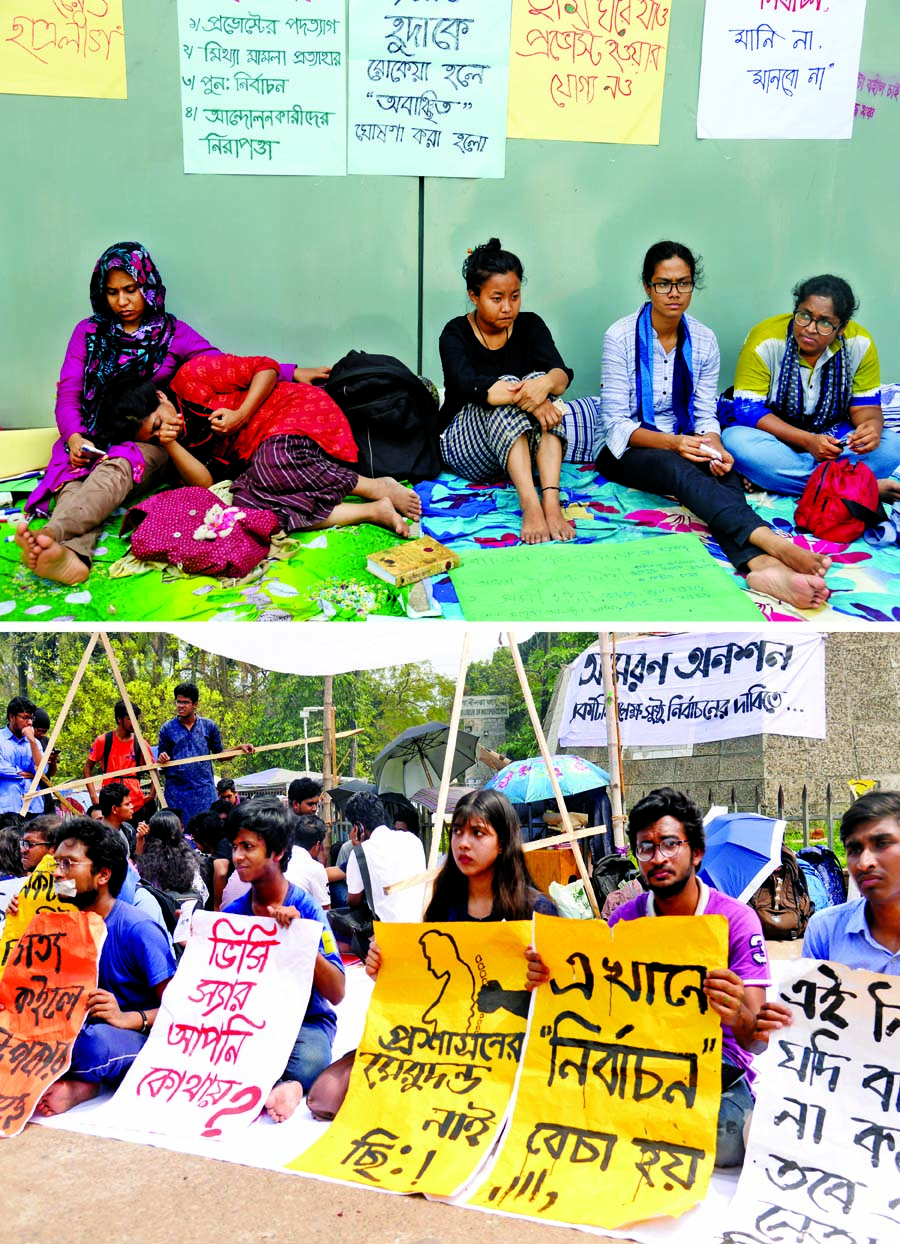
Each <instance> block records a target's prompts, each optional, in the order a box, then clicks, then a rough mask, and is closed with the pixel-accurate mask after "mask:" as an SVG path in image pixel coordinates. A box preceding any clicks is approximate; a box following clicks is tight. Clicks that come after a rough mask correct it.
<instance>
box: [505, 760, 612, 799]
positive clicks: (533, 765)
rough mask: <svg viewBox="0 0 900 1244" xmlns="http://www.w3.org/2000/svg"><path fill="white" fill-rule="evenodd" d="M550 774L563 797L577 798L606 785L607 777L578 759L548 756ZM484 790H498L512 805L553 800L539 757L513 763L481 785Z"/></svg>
mask: <svg viewBox="0 0 900 1244" xmlns="http://www.w3.org/2000/svg"><path fill="white" fill-rule="evenodd" d="M550 759H551V760H552V761H553V772H554V773H555V774H556V780H557V781H558V782H559V785H560V789H561V790H562V793H563V794H564V795H577V794H578V793H579V792H580V791H583V790H595V789H596V788H597V787H600V786H608V785H609V774H608V773H607V772H606V770H605V769H601V768H600V766H599V765H594V764H591V762H590V761H589V760H583V759H582V757H581V756H551V757H550ZM484 789H485V790H498V791H500V792H501V794H504V795H506V797H507V799H509V800H510V801H511V802H512V803H538V802H539V801H540V800H542V799H552V798H553V787H552V786H551V785H550V776H549V774H548V773H547V766H546V765H545V764H544V761H543V758H542V757H541V756H532V757H530V758H529V759H528V760H514V761H513V762H512V764H509V765H507V766H506V768H505V769H501V770H500V772H499V773H496V774H494V776H493V777H492V778H491V779H490V781H489V782H485V784H484Z"/></svg>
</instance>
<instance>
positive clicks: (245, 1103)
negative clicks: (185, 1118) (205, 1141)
mask: <svg viewBox="0 0 900 1244" xmlns="http://www.w3.org/2000/svg"><path fill="white" fill-rule="evenodd" d="M261 1097H262V1089H261V1088H258V1087H256V1086H254V1087H253V1088H242V1089H239V1090H238V1091H237V1092H236V1093H235V1094H234V1096H233V1097H232V1099H231V1100H232V1102H234V1103H235V1104H234V1105H232V1106H226V1107H225V1108H224V1109H223V1110H217V1111H216V1113H215V1114H214V1115H211V1116H210V1117H209V1118H208V1119H207V1121H206V1128H205V1130H204V1131H202V1132H201V1133H200V1135H201V1136H210V1137H212V1136H221V1135H222V1129H221V1128H220V1127H214V1126H213V1124H214V1123H215V1121H216V1119H220V1118H221V1117H222V1115H223V1114H243V1113H244V1112H245V1111H246V1110H253V1109H254V1107H256V1106H258V1105H259V1101H260V1098H261ZM238 1102H242V1104H241V1105H238V1104H237V1103H238Z"/></svg>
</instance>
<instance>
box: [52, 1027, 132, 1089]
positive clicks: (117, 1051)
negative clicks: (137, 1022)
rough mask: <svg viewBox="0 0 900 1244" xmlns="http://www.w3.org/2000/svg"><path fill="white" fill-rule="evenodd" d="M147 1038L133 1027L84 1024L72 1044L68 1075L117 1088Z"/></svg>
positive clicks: (72, 1077) (75, 1078) (74, 1078)
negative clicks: (132, 1028) (133, 1029)
mask: <svg viewBox="0 0 900 1244" xmlns="http://www.w3.org/2000/svg"><path fill="white" fill-rule="evenodd" d="M146 1040H147V1038H146V1037H145V1036H142V1035H141V1033H139V1032H133V1031H132V1030H131V1029H130V1028H114V1027H113V1026H112V1024H102V1023H100V1024H85V1025H84V1027H83V1028H82V1029H81V1032H79V1034H78V1036H77V1037H76V1038H75V1044H74V1045H73V1046H72V1065H71V1067H70V1068H69V1070H68V1071H67V1072H66V1075H67V1076H69V1077H70V1078H71V1079H73V1080H89V1081H90V1082H91V1083H92V1084H103V1085H106V1087H107V1088H115V1086H116V1085H117V1084H118V1083H119V1082H120V1080H121V1079H122V1077H123V1076H124V1075H125V1072H126V1071H127V1070H128V1068H129V1067H130V1066H131V1064H132V1063H133V1062H134V1060H135V1059H136V1058H137V1056H138V1054H139V1053H140V1052H141V1049H142V1048H143V1045H144V1042H145V1041H146Z"/></svg>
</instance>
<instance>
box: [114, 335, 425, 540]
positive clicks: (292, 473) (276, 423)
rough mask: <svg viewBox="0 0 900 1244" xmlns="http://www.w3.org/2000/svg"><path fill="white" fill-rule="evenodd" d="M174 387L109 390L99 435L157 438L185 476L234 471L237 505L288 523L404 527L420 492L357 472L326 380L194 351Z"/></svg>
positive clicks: (402, 531)
mask: <svg viewBox="0 0 900 1244" xmlns="http://www.w3.org/2000/svg"><path fill="white" fill-rule="evenodd" d="M171 389H172V394H173V396H174V400H175V402H177V403H178V405H177V407H176V406H175V405H174V404H173V401H172V400H171V399H170V398H169V397H168V396H167V395H166V394H165V393H164V392H162V391H161V390H158V389H157V388H156V386H155V384H153V383H152V382H150V381H145V382H144V383H143V384H141V385H139V386H137V387H134V388H133V387H130V386H129V387H124V388H119V389H117V390H115V391H111V392H110V395H109V400H108V402H107V403H106V404H105V407H104V410H103V411H102V412H101V421H100V426H99V427H98V439H100V440H101V443H102V442H103V441H109V442H111V443H115V442H117V441H119V440H121V439H123V438H126V437H127V438H130V439H133V440H135V441H137V442H138V443H139V444H147V443H151V444H158V445H159V446H160V447H161V448H162V449H163V450H164V451H165V452H166V453H167V454H168V455H169V456H170V457H171V459H172V462H173V465H174V466H175V469H176V470H177V472H178V474H179V475H180V476H181V478H182V480H183V481H184V482H185V483H186V484H200V485H203V486H204V487H207V488H208V487H209V486H210V485H211V484H212V483H213V482H214V481H215V479H216V478H218V479H224V478H226V477H227V478H231V479H234V480H235V484H234V489H233V500H234V504H236V505H242V506H246V507H247V508H248V509H254V510H271V511H272V512H273V513H274V514H275V515H276V517H277V518H278V521H279V524H280V526H281V528H282V530H283V531H285V532H292V531H313V530H318V529H319V528H321V527H340V526H346V525H348V524H351V523H362V522H369V523H376V524H378V525H379V526H381V527H386V528H387V529H388V530H389V531H392V532H394V533H395V534H396V535H400V536H408V535H409V534H410V532H409V524H408V523H407V521H406V520H407V519H408V518H413V519H415V518H418V517H419V515H420V514H421V502H420V500H419V497H418V495H417V494H416V493H415V492H413V490H412V489H411V488H405V487H404V486H403V485H402V484H400V483H398V482H397V480H395V479H391V478H390V477H389V476H384V477H382V478H380V479H368V478H366V477H365V476H363V475H360V474H358V472H357V471H356V470H355V469H354V467H353V466H352V465H351V463H352V462H354V461H355V460H356V458H357V449H356V443H355V441H354V440H353V434H352V432H351V431H350V425H349V424H348V422H347V418H346V416H345V415H344V413H343V411H342V410H341V408H340V407H339V406H338V405H337V404H336V403H335V402H334V401H333V400H332V399H331V398H330V397H329V396H328V394H327V393H325V392H324V391H323V390H322V389H320V388H318V387H316V386H314V385H298V384H290V383H286V382H284V381H279V380H278V364H277V363H275V362H273V360H272V359H269V358H265V357H260V358H240V357H238V356H237V355H233V354H218V355H214V356H211V357H210V356H202V357H199V358H195V359H191V360H190V362H188V363H185V365H184V366H183V367H182V368H180V369H179V371H178V373H177V374H176V376H175V377H174V379H173V380H172V384H171ZM349 494H352V495H354V496H359V497H363V498H365V499H366V501H365V503H364V504H361V505H360V504H356V503H354V502H345V501H344V498H345V497H346V496H347V495H349Z"/></svg>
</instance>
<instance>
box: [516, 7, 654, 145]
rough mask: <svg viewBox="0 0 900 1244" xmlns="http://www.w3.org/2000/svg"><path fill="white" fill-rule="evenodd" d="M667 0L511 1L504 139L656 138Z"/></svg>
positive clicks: (616, 140)
mask: <svg viewBox="0 0 900 1244" xmlns="http://www.w3.org/2000/svg"><path fill="white" fill-rule="evenodd" d="M671 9H672V0H604V3H602V4H598V3H596V2H595V0H513V6H512V37H511V42H510V58H509V121H508V127H507V133H508V135H509V137H510V138H549V139H557V140H562V141H566V142H590V143H643V144H650V145H653V144H656V143H658V142H659V127H660V117H661V114H662V100H663V86H664V83H665V76H666V53H667V51H668V45H669V24H670V15H671Z"/></svg>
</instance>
